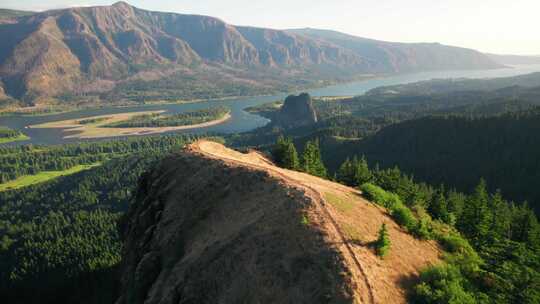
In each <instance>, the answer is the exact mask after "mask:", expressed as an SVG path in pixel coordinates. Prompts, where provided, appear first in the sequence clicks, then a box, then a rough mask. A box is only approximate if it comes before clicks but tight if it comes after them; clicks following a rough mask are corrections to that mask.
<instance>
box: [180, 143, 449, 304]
mask: <svg viewBox="0 0 540 304" xmlns="http://www.w3.org/2000/svg"><path fill="white" fill-rule="evenodd" d="M189 150H191V151H192V152H194V153H198V154H201V155H203V156H205V157H209V158H213V159H220V160H222V161H224V162H226V163H229V164H231V165H234V166H244V167H249V168H252V169H254V170H264V171H266V172H268V173H269V174H270V175H272V176H274V177H276V178H279V179H281V180H282V181H283V182H285V183H286V184H288V185H291V186H294V187H296V188H299V189H301V190H302V191H303V192H304V193H305V195H306V196H307V197H310V198H311V199H312V200H313V201H314V202H315V203H316V206H315V209H316V210H314V212H311V213H310V214H309V216H310V217H313V218H314V219H316V220H315V221H314V222H318V223H321V226H322V228H323V230H324V231H325V232H326V234H327V235H326V238H327V241H328V242H329V243H332V244H335V246H336V248H337V249H338V250H339V252H341V254H342V257H343V260H344V262H345V264H346V265H347V268H348V270H349V271H350V273H351V279H352V280H353V282H352V284H351V285H352V286H353V287H354V291H355V301H356V302H357V303H366V304H373V303H406V297H405V290H406V288H407V287H410V284H411V283H410V281H411V278H412V277H414V276H416V275H417V273H418V270H419V269H421V268H423V267H425V266H427V265H430V264H434V263H436V262H438V261H439V255H440V251H439V249H438V247H437V246H436V245H435V244H434V243H431V242H423V241H418V240H416V239H414V238H412V237H411V236H410V235H408V234H407V233H406V232H404V231H403V230H402V229H401V228H400V227H399V226H398V225H396V224H395V223H394V222H393V221H392V220H391V219H390V218H389V217H388V215H387V214H386V212H385V211H384V210H383V209H382V208H380V207H379V206H376V205H374V204H372V203H370V202H368V201H366V200H364V199H362V198H361V197H360V192H359V191H358V190H356V189H354V188H350V187H346V186H343V185H341V184H337V183H334V182H331V181H328V180H324V179H321V178H318V177H314V176H311V175H308V174H305V173H301V172H296V171H291V170H286V169H283V168H279V167H276V166H275V165H274V164H273V163H272V162H271V161H269V160H268V159H266V158H265V157H264V156H263V155H262V154H260V153H258V152H256V151H251V152H249V153H245V154H244V153H240V152H237V151H234V150H231V149H228V148H226V147H225V146H223V145H221V144H219V143H215V142H211V141H204V140H203V141H198V142H196V143H194V144H192V145H190V147H189ZM382 223H387V225H388V227H389V231H390V236H391V241H392V250H391V254H390V255H389V257H388V258H386V259H385V260H381V259H380V258H378V257H377V256H375V254H374V253H373V250H372V249H371V248H369V246H368V244H369V243H370V242H372V241H373V240H375V239H376V237H377V231H378V229H379V227H380V225H381V224H382ZM396 250H399V252H395V253H394V251H396Z"/></svg>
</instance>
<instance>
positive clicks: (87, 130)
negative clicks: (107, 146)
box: [28, 110, 232, 139]
mask: <svg viewBox="0 0 540 304" xmlns="http://www.w3.org/2000/svg"><path fill="white" fill-rule="evenodd" d="M164 112H165V111H164V110H160V111H145V112H133V113H119V114H109V115H99V116H92V117H85V118H80V119H69V120H62V121H54V122H48V123H44V124H38V125H31V126H29V127H28V128H31V129H63V130H64V132H67V133H70V134H68V135H66V136H64V139H97V138H107V137H119V136H137V135H152V134H160V133H166V132H172V131H182V130H190V129H198V128H206V127H211V126H215V125H219V124H222V123H224V122H226V121H228V120H229V119H231V117H232V116H231V113H230V112H228V113H227V114H225V115H224V116H223V117H221V118H219V119H215V120H212V121H208V122H204V123H200V124H192V125H185V126H174V127H138V128H110V127H105V126H106V125H109V124H112V123H117V122H122V121H127V120H130V119H131V118H133V117H136V116H141V115H152V114H162V113H164ZM88 121H95V123H85V122H88ZM71 133H73V134H71Z"/></svg>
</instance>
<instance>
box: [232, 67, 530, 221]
mask: <svg viewBox="0 0 540 304" xmlns="http://www.w3.org/2000/svg"><path fill="white" fill-rule="evenodd" d="M512 79H513V78H509V79H502V80H500V81H498V82H497V83H496V84H498V85H504V84H507V83H511V82H512V81H518V80H519V81H518V82H519V83H524V84H527V85H530V86H531V87H516V86H514V87H504V88H502V89H500V88H497V86H495V84H493V83H491V82H489V81H487V84H485V83H484V82H483V81H480V82H478V83H479V84H477V82H476V81H472V80H471V81H472V82H473V84H468V83H467V81H465V80H463V82H464V83H465V84H460V83H461V81H454V82H452V81H445V80H441V81H431V82H423V83H419V84H412V85H404V86H400V88H402V90H403V91H404V92H405V93H403V94H397V93H393V94H388V93H386V92H387V90H388V89H387V90H382V89H380V90H379V89H378V90H374V91H373V92H371V93H369V94H366V95H363V96H358V97H354V98H347V99H324V98H321V99H314V102H313V104H314V107H315V109H316V111H317V114H318V116H319V118H320V119H319V121H318V122H317V123H315V124H312V125H309V126H302V127H298V128H286V127H283V126H280V125H277V124H270V125H268V126H266V127H263V128H260V129H258V130H255V131H252V132H250V133H247V134H241V135H236V136H233V137H231V139H230V143H231V144H232V145H235V146H257V147H263V148H265V149H267V150H268V149H270V146H269V143H270V142H273V141H275V140H276V139H277V137H278V136H279V135H280V134H283V135H285V136H288V137H289V136H290V137H292V138H293V141H294V143H295V145H296V147H297V148H300V147H302V146H303V145H305V143H306V142H307V141H309V140H313V139H318V140H319V142H320V146H321V149H322V151H323V155H324V156H325V159H324V161H325V163H326V164H327V166H328V169H329V171H330V172H335V171H336V170H337V169H338V167H339V165H340V164H341V163H342V162H343V161H344V160H345V159H346V158H347V157H352V156H354V155H365V156H367V158H368V159H369V161H370V165H372V166H374V165H376V164H379V165H380V166H381V167H384V168H391V167H393V166H394V165H398V166H399V167H400V168H402V169H403V170H405V171H406V172H408V173H410V174H413V175H414V176H415V177H417V178H419V179H420V180H423V181H426V182H429V183H431V184H432V185H438V184H440V183H445V184H448V185H452V186H453V187H457V188H458V189H459V190H461V191H466V190H468V189H470V188H471V187H473V186H474V185H475V184H476V183H477V182H478V180H479V179H480V178H481V177H484V178H486V180H487V181H488V182H489V187H490V190H491V191H495V190H496V189H499V188H500V189H501V190H502V192H503V195H504V196H505V198H508V199H511V200H516V201H523V200H528V201H529V204H530V205H531V206H533V207H534V208H536V209H537V210H538V208H540V207H537V206H538V204H539V203H537V202H540V192H538V191H537V190H536V188H538V187H536V186H535V181H536V180H537V179H538V174H539V173H538V172H539V170H538V169H539V164H538V160H537V157H536V155H538V142H539V140H538V136H537V134H538V131H537V130H538V128H540V121H539V117H540V110H539V108H537V105H538V104H540V87H538V86H532V85H533V84H536V85H538V84H539V82H540V79H539V77H538V75H536V74H531V75H529V76H527V77H525V76H520V77H517V79H518V80H512ZM441 82H442V83H443V84H444V85H442V84H441ZM455 83H457V87H458V88H460V87H463V86H468V87H470V88H473V89H475V90H474V91H455V90H454V89H443V90H442V91H441V90H439V86H443V87H444V88H446V86H447V85H454V84H455ZM488 84H489V85H488ZM418 86H421V87H423V88H424V87H425V88H424V89H423V91H422V90H421V91H419V92H418V94H416V95H409V93H410V92H413V89H411V88H415V87H418ZM451 87H452V86H451ZM483 87H487V88H489V87H496V88H497V89H496V90H492V91H486V90H480V88H483ZM392 89H393V87H392ZM424 91H425V92H424ZM422 92H424V93H422ZM441 92H442V93H441ZM278 110H279V104H278V103H270V104H266V105H262V106H259V107H255V108H251V109H250V111H251V112H255V113H259V114H261V115H264V116H266V117H269V118H274V117H275V116H276V115H279V112H278Z"/></svg>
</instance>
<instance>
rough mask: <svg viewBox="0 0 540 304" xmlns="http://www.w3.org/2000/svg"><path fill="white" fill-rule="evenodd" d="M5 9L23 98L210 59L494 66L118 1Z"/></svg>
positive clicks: (349, 69) (6, 65) (7, 78)
mask: <svg viewBox="0 0 540 304" xmlns="http://www.w3.org/2000/svg"><path fill="white" fill-rule="evenodd" d="M10 16H11V17H10V19H9V20H10V21H9V22H4V23H3V24H2V22H0V41H2V43H1V44H0V79H1V80H2V81H3V82H4V84H5V90H6V92H7V93H8V94H9V95H11V96H13V97H16V98H21V99H28V100H33V99H35V98H36V97H39V96H55V95H59V94H62V93H65V92H85V91H89V90H96V88H100V89H104V88H103V86H102V85H96V83H100V81H104V80H106V81H110V82H113V83H114V82H125V81H126V80H128V79H130V77H132V76H134V74H136V73H139V72H141V71H150V70H163V69H165V68H166V69H171V68H172V69H177V70H181V71H184V73H186V74H189V73H190V72H192V71H204V68H205V66H207V65H212V66H213V67H216V68H218V69H220V68H221V71H226V70H227V68H231V67H233V68H234V69H239V70H240V71H242V70H244V71H246V70H250V71H255V70H256V71H258V73H259V74H260V75H261V76H264V75H270V74H269V73H275V72H276V70H277V71H279V72H282V73H284V74H287V75H289V76H291V75H292V76H296V77H298V75H309V76H310V77H311V78H314V79H329V78H333V79H337V78H347V77H351V76H353V75H358V74H372V73H391V72H396V71H397V72H403V71H412V70H414V71H416V70H432V69H448V68H462V69H467V68H471V69H474V68H492V67H497V66H498V65H497V64H495V63H494V62H493V61H491V60H490V59H489V58H487V57H485V56H483V55H482V54H480V53H478V52H475V51H472V50H466V49H460V48H449V47H443V46H441V47H430V46H429V45H423V44H410V45H408V44H392V43H385V44H382V43H380V42H376V41H371V40H362V41H363V42H362V45H363V47H362V48H359V47H358V45H357V44H348V43H342V41H340V40H336V39H330V38H329V37H321V36H315V35H308V34H309V33H305V32H302V33H295V32H287V31H278V30H270V29H260V28H251V27H237V26H233V25H230V24H227V23H225V22H223V21H221V20H219V19H217V18H213V17H206V16H197V15H182V14H173V13H161V12H151V11H145V10H141V9H138V8H135V7H132V6H130V5H128V4H126V3H124V2H119V3H116V4H114V5H112V6H100V7H84V8H71V9H63V10H54V11H48V12H43V13H37V14H31V15H24V14H23V15H16V16H13V15H12V14H11V15H10ZM355 38H357V37H355ZM357 39H361V38H357ZM450 49H451V50H452V51H451V52H449V51H448V50H450ZM442 63H446V64H442ZM143 80H144V79H143ZM108 87H109V89H110V86H108ZM105 89H107V88H105Z"/></svg>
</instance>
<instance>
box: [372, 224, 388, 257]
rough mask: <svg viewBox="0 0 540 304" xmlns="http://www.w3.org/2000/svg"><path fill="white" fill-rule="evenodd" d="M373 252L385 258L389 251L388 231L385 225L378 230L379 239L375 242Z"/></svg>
mask: <svg viewBox="0 0 540 304" xmlns="http://www.w3.org/2000/svg"><path fill="white" fill-rule="evenodd" d="M375 250H376V251H377V255H379V256H381V257H385V256H386V255H387V254H388V251H389V250H390V236H389V235H388V229H387V228H386V224H385V223H383V224H382V225H381V228H380V229H379V237H378V238H377V241H376V242H375Z"/></svg>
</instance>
